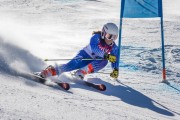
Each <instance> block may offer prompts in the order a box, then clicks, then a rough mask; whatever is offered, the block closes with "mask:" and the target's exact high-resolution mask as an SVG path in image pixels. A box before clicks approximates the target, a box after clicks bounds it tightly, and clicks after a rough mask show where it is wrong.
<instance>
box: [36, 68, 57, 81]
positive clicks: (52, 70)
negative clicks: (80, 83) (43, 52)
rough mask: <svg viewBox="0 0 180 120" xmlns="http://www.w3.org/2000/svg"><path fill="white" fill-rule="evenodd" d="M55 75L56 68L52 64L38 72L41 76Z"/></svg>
mask: <svg viewBox="0 0 180 120" xmlns="http://www.w3.org/2000/svg"><path fill="white" fill-rule="evenodd" d="M55 75H57V73H56V69H55V68H54V67H53V66H52V65H50V66H48V67H47V68H46V69H44V70H42V71H41V73H40V74H39V76H41V77H42V78H46V77H50V76H55Z"/></svg>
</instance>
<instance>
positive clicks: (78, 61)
mask: <svg viewBox="0 0 180 120" xmlns="http://www.w3.org/2000/svg"><path fill="white" fill-rule="evenodd" d="M82 58H91V57H90V56H89V55H88V54H87V53H86V52H85V51H84V50H81V51H80V52H79V53H78V54H77V55H76V57H74V58H73V59H72V60H71V61H69V62H68V63H67V64H63V65H60V66H58V65H55V66H50V67H47V68H46V69H45V70H43V71H42V72H41V74H40V75H41V76H42V77H49V76H55V75H60V74H62V73H63V72H68V71H72V70H75V69H79V68H82V67H84V66H86V65H88V64H89V63H90V62H92V61H91V60H88V61H86V60H82Z"/></svg>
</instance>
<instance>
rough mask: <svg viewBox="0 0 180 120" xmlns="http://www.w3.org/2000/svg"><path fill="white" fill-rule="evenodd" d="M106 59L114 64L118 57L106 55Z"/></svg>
mask: <svg viewBox="0 0 180 120" xmlns="http://www.w3.org/2000/svg"><path fill="white" fill-rule="evenodd" d="M104 58H105V59H107V60H109V61H110V62H112V63H114V62H116V56H114V55H111V54H104Z"/></svg>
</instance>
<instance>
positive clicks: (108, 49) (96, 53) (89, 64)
mask: <svg viewBox="0 0 180 120" xmlns="http://www.w3.org/2000/svg"><path fill="white" fill-rule="evenodd" d="M118 50H119V48H118V46H117V45H116V44H115V43H113V44H112V45H107V44H106V43H105V41H104V40H103V39H101V34H98V33H96V34H94V35H93V36H92V37H91V39H90V43H89V44H88V45H87V46H86V47H84V48H83V49H82V50H80V51H79V53H78V54H77V55H76V56H75V57H74V58H73V59H72V60H71V61H69V62H68V63H67V64H63V65H60V66H58V67H55V69H56V72H57V74H58V75H59V74H61V73H63V72H68V71H72V70H76V69H82V70H84V71H86V72H87V73H93V72H97V71H99V70H101V69H102V68H104V67H105V66H106V65H107V63H108V60H82V58H83V59H97V58H98V59H99V58H102V59H104V54H108V53H110V54H111V55H114V56H116V58H118ZM111 66H112V68H116V69H118V62H115V63H111Z"/></svg>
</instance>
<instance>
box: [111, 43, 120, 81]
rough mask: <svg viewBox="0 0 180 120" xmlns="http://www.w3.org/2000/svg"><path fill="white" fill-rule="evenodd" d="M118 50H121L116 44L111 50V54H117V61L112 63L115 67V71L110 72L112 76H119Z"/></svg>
mask: <svg viewBox="0 0 180 120" xmlns="http://www.w3.org/2000/svg"><path fill="white" fill-rule="evenodd" d="M118 51H119V48H118V47H117V46H116V45H114V47H113V50H112V51H111V55H114V56H116V62H114V63H111V67H112V68H113V72H112V73H111V74H110V76H111V77H113V78H117V77H118V76H119V61H118V58H119V57H118Z"/></svg>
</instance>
